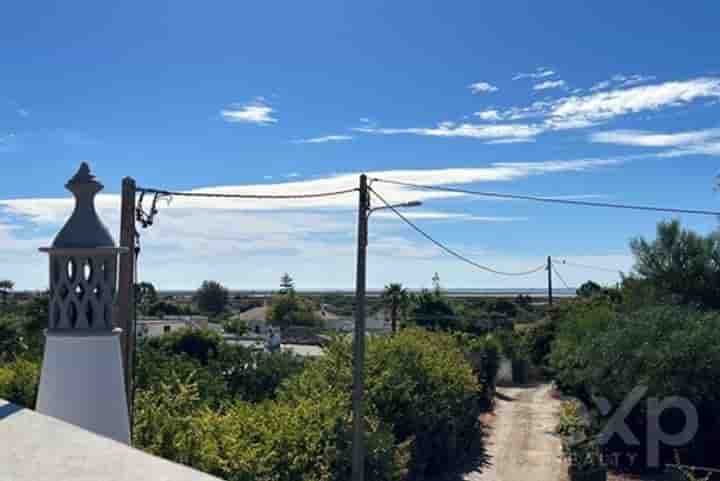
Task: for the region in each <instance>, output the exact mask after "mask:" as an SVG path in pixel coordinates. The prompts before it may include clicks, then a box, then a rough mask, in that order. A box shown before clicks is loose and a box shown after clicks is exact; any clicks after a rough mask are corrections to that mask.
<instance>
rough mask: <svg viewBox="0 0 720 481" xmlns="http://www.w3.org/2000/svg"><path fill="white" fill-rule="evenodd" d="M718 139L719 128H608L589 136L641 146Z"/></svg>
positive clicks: (673, 144)
mask: <svg viewBox="0 0 720 481" xmlns="http://www.w3.org/2000/svg"><path fill="white" fill-rule="evenodd" d="M713 139H714V140H720V128H718V129H705V130H694V131H687V132H675V133H658V132H648V131H643V130H610V131H605V132H596V133H594V134H592V135H591V136H590V140H591V141H592V142H597V143H603V144H619V145H637V146H641V147H676V146H680V145H691V144H701V143H705V142H707V141H709V140H713Z"/></svg>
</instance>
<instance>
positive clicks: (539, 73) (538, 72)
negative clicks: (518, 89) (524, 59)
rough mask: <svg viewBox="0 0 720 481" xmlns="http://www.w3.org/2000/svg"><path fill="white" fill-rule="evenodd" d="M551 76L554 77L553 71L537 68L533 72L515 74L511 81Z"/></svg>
mask: <svg viewBox="0 0 720 481" xmlns="http://www.w3.org/2000/svg"><path fill="white" fill-rule="evenodd" d="M553 75H555V71H554V70H550V69H549V68H545V67H538V68H537V69H535V71H534V72H529V73H519V74H516V75H515V76H514V77H513V78H512V79H513V80H520V79H525V78H529V79H541V78H547V77H552V76H553Z"/></svg>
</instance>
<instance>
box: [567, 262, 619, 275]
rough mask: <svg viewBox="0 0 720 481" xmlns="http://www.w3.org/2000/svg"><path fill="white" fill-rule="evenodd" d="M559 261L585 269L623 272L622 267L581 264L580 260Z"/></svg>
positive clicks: (615, 272)
mask: <svg viewBox="0 0 720 481" xmlns="http://www.w3.org/2000/svg"><path fill="white" fill-rule="evenodd" d="M553 263H555V261H553ZM559 263H560V264H563V265H568V266H572V267H581V268H584V269H595V270H596V271H605V272H612V273H613V274H618V273H620V272H622V271H621V270H620V269H610V268H607V267H598V266H590V265H587V264H580V263H579V262H570V261H568V260H566V259H563V260H561V261H560V262H559Z"/></svg>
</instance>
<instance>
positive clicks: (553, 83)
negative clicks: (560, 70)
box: [533, 80, 566, 90]
mask: <svg viewBox="0 0 720 481" xmlns="http://www.w3.org/2000/svg"><path fill="white" fill-rule="evenodd" d="M565 86H566V85H565V81H564V80H546V81H545V82H541V83H539V84H536V85H533V90H547V89H556V88H560V87H565Z"/></svg>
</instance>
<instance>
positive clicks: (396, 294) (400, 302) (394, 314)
mask: <svg viewBox="0 0 720 481" xmlns="http://www.w3.org/2000/svg"><path fill="white" fill-rule="evenodd" d="M408 302H409V297H408V293H407V291H406V290H405V289H404V288H403V286H402V284H399V283H391V284H388V285H387V286H385V290H384V291H383V294H382V304H383V306H384V307H385V310H386V311H389V312H390V321H391V322H392V332H393V333H395V332H397V321H398V318H399V317H400V314H404V311H405V309H406V308H407V305H408Z"/></svg>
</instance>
